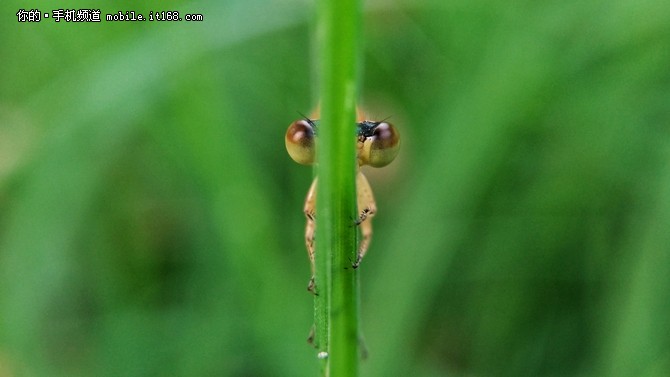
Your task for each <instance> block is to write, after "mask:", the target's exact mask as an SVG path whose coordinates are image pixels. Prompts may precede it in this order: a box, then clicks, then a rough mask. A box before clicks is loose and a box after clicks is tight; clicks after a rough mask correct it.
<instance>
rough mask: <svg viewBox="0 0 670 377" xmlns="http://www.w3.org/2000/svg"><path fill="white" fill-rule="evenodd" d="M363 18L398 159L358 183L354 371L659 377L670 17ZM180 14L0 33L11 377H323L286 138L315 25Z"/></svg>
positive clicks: (299, 13)
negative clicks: (363, 356) (363, 355)
mask: <svg viewBox="0 0 670 377" xmlns="http://www.w3.org/2000/svg"><path fill="white" fill-rule="evenodd" d="M366 5H367V7H366V8H365V9H364V13H363V22H362V24H363V29H362V30H361V36H362V37H363V38H362V40H361V42H362V45H363V61H362V63H363V64H362V66H361V72H362V74H363V79H362V80H361V86H360V87H361V98H362V99H363V101H364V102H363V105H364V108H365V109H366V110H367V111H368V112H369V113H368V114H369V115H370V116H371V117H372V118H375V119H381V118H386V117H388V116H390V117H391V118H390V119H389V121H391V122H393V123H394V124H395V125H396V127H397V128H398V130H399V132H400V133H401V137H402V143H403V144H402V149H401V151H400V154H399V156H398V159H397V160H396V161H395V162H394V163H393V164H391V165H389V166H388V167H386V168H384V169H379V170H374V169H371V170H369V171H367V172H366V174H367V175H368V178H369V180H370V182H371V184H372V186H373V188H374V190H375V194H376V199H377V204H378V209H379V211H378V214H377V216H376V217H375V218H374V225H375V234H374V237H373V240H372V245H371V248H370V251H369V253H368V254H367V255H366V257H365V260H364V261H363V264H362V265H361V268H360V270H359V275H360V280H361V287H362V291H361V299H360V312H361V328H362V331H363V333H364V335H365V339H366V344H367V348H368V349H369V358H368V360H366V361H364V362H362V363H361V375H363V376H390V375H400V376H405V375H412V376H442V375H445V374H448V375H456V376H458V375H463V376H466V375H467V376H471V375H482V376H518V375H533V376H553V375H594V376H601V375H608V376H631V375H635V376H665V375H668V373H669V372H670V359H669V358H668V354H669V351H670V344H669V340H668V339H670V338H668V336H667V333H668V330H669V329H670V305H669V304H668V303H670V297H669V295H670V294H669V293H668V292H670V286H669V283H668V279H667V276H669V275H670V271H668V269H669V268H670V260H669V259H670V254H669V253H668V244H669V241H670V240H668V234H669V233H668V232H667V229H668V228H669V227H670V208H669V205H668V203H670V194H669V193H670V183H669V182H670V178H669V177H670V167H669V166H670V165H668V160H669V159H670V132H669V131H670V130H669V128H668V126H669V125H670V112H669V111H668V109H670V96H668V92H670V69H669V68H668V61H670V50H669V49H668V48H667V46H669V45H670V4H669V3H668V2H667V1H663V0H649V1H644V2H640V1H633V0H618V1H600V0H588V1H561V2H521V1H515V2H505V3H499V2H494V1H481V2H475V3H473V2H469V1H456V2H442V1H434V2H431V1H424V2H419V3H415V2H409V1H400V2H369V4H366ZM34 6H35V7H42V5H34ZM56 6H57V5H56ZM56 6H51V5H50V7H56ZM61 6H63V7H66V6H67V7H68V8H90V7H91V6H90V4H86V2H83V1H81V2H71V4H70V3H69V4H68V5H61ZM156 6H157V4H150V5H147V4H140V3H138V2H131V1H115V2H114V4H111V3H109V4H105V5H100V7H101V9H102V11H103V13H105V12H106V13H112V12H116V11H118V10H126V9H127V10H135V11H137V12H147V11H148V10H149V9H153V8H155V7H156ZM25 7H26V5H25V4H24V2H20V1H16V0H10V1H5V2H3V4H2V6H1V8H0V9H2V14H3V15H4V16H5V17H6V18H7V20H10V19H11V18H12V17H13V15H14V14H15V13H16V12H17V11H18V9H20V8H25ZM111 7H115V8H111ZM116 7H118V8H116ZM170 8H172V9H175V10H179V11H180V12H182V13H187V12H189V13H202V14H204V15H205V21H204V22H201V23H186V22H182V23H155V22H154V23H149V22H146V23H117V24H112V23H105V22H102V23H100V24H91V23H55V22H53V21H52V20H46V19H43V20H42V21H41V22H40V23H32V24H30V23H26V24H19V23H15V22H13V21H12V22H9V21H8V22H3V23H1V24H0V56H2V57H3V69H2V70H0V83H1V84H0V376H4V375H17V376H24V375H30V376H91V375H95V376H119V375H123V376H165V375H171V376H208V375H211V376H214V375H216V376H221V375H224V376H240V375H253V376H263V375H267V376H313V375H315V374H317V372H318V368H319V362H318V360H317V359H316V358H315V357H314V350H313V349H312V348H310V347H309V346H308V345H307V344H306V342H305V338H306V337H307V335H308V332H309V328H310V325H311V324H312V319H313V315H312V314H313V313H312V300H311V297H310V295H309V294H308V293H307V292H306V291H305V286H306V283H307V280H308V278H309V273H310V272H309V262H308V259H307V256H306V251H305V249H304V242H303V237H302V235H303V230H304V217H303V216H302V214H301V209H302V202H303V200H304V195H305V193H306V191H307V189H308V186H309V183H310V179H311V176H310V173H309V169H306V168H304V167H301V166H298V165H297V164H295V163H293V162H292V161H291V160H290V158H289V157H288V155H287V154H286V151H285V150H284V145H283V144H284V143H283V140H282V139H283V134H284V132H285V130H286V127H287V126H288V124H289V123H290V122H291V121H292V120H294V119H295V118H297V117H298V116H299V115H297V111H301V112H304V113H308V112H309V110H310V107H311V106H313V105H314V103H311V102H310V101H311V99H312V98H313V97H312V95H313V92H312V91H311V90H312V89H313V88H314V84H313V82H312V81H310V71H311V69H313V67H312V64H313V59H312V54H311V53H310V51H311V49H310V39H309V38H310V23H311V22H312V20H313V19H314V15H315V9H313V8H312V7H310V6H308V5H307V4H306V3H305V2H301V1H281V2H280V1H276V2H275V1H266V2H250V1H226V2H217V1H205V0H203V1H196V2H185V1H175V2H171V3H170ZM40 10H41V11H42V12H46V11H50V10H51V9H46V8H44V9H40ZM166 10H167V9H166ZM316 31H317V32H318V30H316ZM317 244H318V242H317Z"/></svg>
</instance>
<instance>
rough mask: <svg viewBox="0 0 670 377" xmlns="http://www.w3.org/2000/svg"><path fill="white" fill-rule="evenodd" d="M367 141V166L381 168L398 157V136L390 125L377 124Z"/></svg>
mask: <svg viewBox="0 0 670 377" xmlns="http://www.w3.org/2000/svg"><path fill="white" fill-rule="evenodd" d="M368 139H369V142H370V147H369V148H370V149H369V155H368V156H367V157H368V158H367V164H368V165H370V166H373V167H376V168H381V167H382V166H386V165H388V164H390V163H391V161H393V160H394V159H395V156H397V155H398V150H400V134H398V132H397V131H396V130H395V127H393V125H391V123H386V122H382V123H379V124H378V125H377V127H375V129H374V131H373V134H372V136H370V137H369V138H368ZM366 143H367V141H366Z"/></svg>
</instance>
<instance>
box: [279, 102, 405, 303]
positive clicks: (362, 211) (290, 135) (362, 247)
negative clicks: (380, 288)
mask: <svg viewBox="0 0 670 377" xmlns="http://www.w3.org/2000/svg"><path fill="white" fill-rule="evenodd" d="M356 122H357V123H356V161H357V165H358V168H357V172H356V192H357V207H358V217H357V218H356V219H355V220H354V224H355V225H357V226H360V231H361V240H360V242H359V244H358V250H357V253H356V260H355V261H353V263H352V267H353V268H354V269H356V268H358V266H359V265H360V263H361V260H362V259H363V257H364V256H365V253H366V252H367V250H368V247H369V246H370V241H371V238H372V220H371V218H372V217H373V216H374V215H375V213H377V205H376V203H375V199H374V196H373V194H372V188H371V187H370V183H368V180H367V178H365V175H363V173H362V172H361V169H360V167H361V166H363V165H370V166H372V167H375V168H380V167H383V166H386V165H388V164H390V163H391V161H393V160H394V159H395V157H396V156H397V155H398V150H399V149H400V135H399V134H398V132H397V131H396V129H395V128H394V127H393V125H391V123H388V122H386V121H385V120H383V121H371V120H365V119H364V117H363V116H362V115H361V114H360V113H359V114H358V115H357V120H356ZM318 129H319V120H318V119H310V118H307V117H303V119H299V120H296V121H294V122H293V123H291V124H290V125H289V127H288V130H286V138H285V139H286V140H285V141H286V150H287V151H288V154H289V155H290V156H291V158H292V159H293V160H294V161H295V162H297V163H299V164H303V165H311V164H314V163H315V162H316V146H317V138H318ZM317 179H318V177H317V178H315V179H314V181H313V182H312V185H311V186H310V188H309V191H308V192H307V198H306V199H305V207H304V209H303V212H304V213H305V217H307V225H306V226H305V245H306V247H307V254H308V256H309V261H310V264H311V269H312V277H311V279H310V281H309V285H308V286H307V289H308V290H309V291H310V292H312V293H314V231H315V221H316V217H315V216H316V213H315V212H316V182H317Z"/></svg>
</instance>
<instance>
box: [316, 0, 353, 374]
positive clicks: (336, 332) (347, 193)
mask: <svg viewBox="0 0 670 377" xmlns="http://www.w3.org/2000/svg"><path fill="white" fill-rule="evenodd" d="M360 9H361V8H360V4H359V2H358V1H356V0H345V1H339V2H338V1H327V2H323V3H322V4H321V7H320V20H319V21H320V25H319V26H320V32H321V33H322V37H323V39H322V40H321V45H320V50H319V58H320V59H321V60H320V64H321V65H320V68H321V70H320V71H321V75H322V76H321V99H322V111H321V127H320V128H319V146H318V148H319V149H318V161H319V166H318V176H319V182H318V200H317V214H318V215H317V216H318V224H317V234H318V236H317V237H318V241H317V243H316V247H317V251H316V269H317V271H316V275H317V276H316V284H317V291H318V292H319V296H320V297H321V298H320V299H321V300H324V301H325V302H327V303H328V304H327V311H328V320H327V321H319V318H317V324H316V325H317V335H318V334H323V333H324V329H325V328H326V326H328V331H327V334H328V335H327V338H326V339H327V341H326V344H323V342H322V344H321V346H322V347H324V346H325V347H327V348H326V349H327V350H328V351H327V352H328V359H327V362H326V368H327V369H328V372H327V373H326V374H327V375H329V376H332V377H336V376H356V375H358V295H357V292H358V287H357V279H356V272H355V271H354V270H353V268H352V267H351V264H352V261H353V260H355V257H356V227H355V226H353V219H354V218H355V214H356V183H355V173H356V160H355V156H356V153H355V144H354V135H355V128H354V127H355V100H356V95H357V90H356V86H357V75H356V70H357V67H358V62H357V56H358V37H357V35H358V25H359V19H360ZM322 349H323V348H322Z"/></svg>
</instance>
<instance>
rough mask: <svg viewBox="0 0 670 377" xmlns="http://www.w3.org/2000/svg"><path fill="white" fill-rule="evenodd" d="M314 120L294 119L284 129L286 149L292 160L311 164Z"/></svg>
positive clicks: (313, 149) (313, 154) (313, 146)
mask: <svg viewBox="0 0 670 377" xmlns="http://www.w3.org/2000/svg"><path fill="white" fill-rule="evenodd" d="M313 126H314V122H312V121H310V120H306V119H300V120H296V121H295V122H293V123H291V125H290V126H288V130H286V150H287V151H288V154H289V155H290V156H291V158H292V159H293V161H295V162H297V163H299V164H303V165H311V164H313V163H314V156H315V149H316V148H315V143H314V141H315V134H314V131H315V130H314V127H313Z"/></svg>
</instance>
